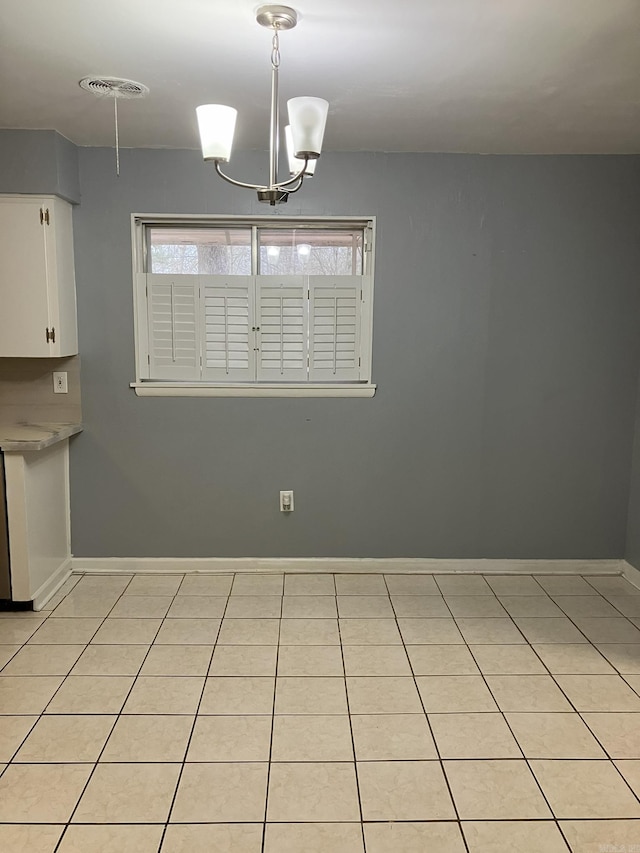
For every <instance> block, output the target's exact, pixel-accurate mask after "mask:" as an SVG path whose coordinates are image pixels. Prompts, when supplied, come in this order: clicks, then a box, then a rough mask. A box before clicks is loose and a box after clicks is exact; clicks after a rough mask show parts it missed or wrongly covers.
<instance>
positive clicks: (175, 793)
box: [151, 574, 235, 851]
mask: <svg viewBox="0 0 640 853" xmlns="http://www.w3.org/2000/svg"><path fill="white" fill-rule="evenodd" d="M185 577H186V575H183V578H182V581H181V582H180V586H179V587H178V590H177V591H176V594H175V596H174V600H175V598H176V597H177V595H178V592H179V591H180V587H181V586H182V584H183V583H184V578H185ZM233 579H234V580H232V581H231V587H230V588H229V592H228V594H227V600H226V603H225V606H224V610H223V611H222V616H221V617H220V624H219V625H218V630H217V632H216V637H215V640H214V642H213V644H212V646H211V655H210V657H209V664H208V666H207V671H206V672H205V675H204V679H203V681H202V689H201V691H200V698H199V700H198V704H197V705H196V708H195V711H194V714H193V723H192V724H191V731H190V732H189V737H188V738H187V743H186V746H185V750H184V755H183V758H182V761H181V762H180V769H179V770H178V778H177V779H176V784H175V788H174V789H173V795H172V797H171V802H170V803H169V809H168V811H167V817H166V820H165V821H164V826H163V829H162V834H161V836H160V843H159V844H158V851H160V850H162V846H163V845H164V839H165V836H166V834H167V830H168V828H169V823H170V822H171V814H172V812H173V809H174V806H175V803H176V798H177V796H178V790H179V788H180V783H181V781H182V776H183V774H184V768H185V764H186V763H187V755H188V754H189V748H190V746H191V741H192V739H193V733H194V731H195V727H196V724H197V722H198V712H199V710H200V706H201V705H202V698H203V696H204V693H205V690H206V689H207V678H208V677H209V670H210V669H211V662H212V661H213V655H214V652H215V649H216V646H217V644H218V638H219V637H220V631H221V630H222V622H223V619H224V615H225V613H226V612H227V607H228V605H229V599H230V598H231V590H232V588H233V583H234V581H235V574H234V575H233ZM199 597H200V596H198V598H199ZM167 612H169V611H167ZM166 618H167V617H166V616H165V618H164V619H163V620H162V624H161V626H160V627H162V625H163V624H164V622H165V620H166ZM159 631H160V628H158V632H159ZM157 636H158V635H157V634H156V637H157ZM207 645H208V644H207ZM152 647H153V644H152V646H151V648H152Z"/></svg>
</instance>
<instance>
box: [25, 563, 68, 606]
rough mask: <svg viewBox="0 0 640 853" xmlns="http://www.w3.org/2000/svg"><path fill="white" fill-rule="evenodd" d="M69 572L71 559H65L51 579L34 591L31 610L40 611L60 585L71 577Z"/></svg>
mask: <svg viewBox="0 0 640 853" xmlns="http://www.w3.org/2000/svg"><path fill="white" fill-rule="evenodd" d="M71 572H72V563H71V557H67V559H66V560H65V561H64V563H62V565H61V566H60V567H59V568H58V569H57V571H56V572H55V573H54V574H53V575H51V577H50V578H49V579H48V580H46V581H45V582H44V583H43V584H42V586H41V587H40V588H39V589H38V590H36V593H35V595H34V596H33V599H32V600H33V609H34V610H42V608H43V607H44V606H45V604H46V603H47V601H49V599H50V598H51V597H52V596H54V595H55V594H56V592H57V591H58V590H59V589H60V587H61V586H62V584H63V583H64V582H65V581H66V579H67V578H68V577H69V576H70V575H71Z"/></svg>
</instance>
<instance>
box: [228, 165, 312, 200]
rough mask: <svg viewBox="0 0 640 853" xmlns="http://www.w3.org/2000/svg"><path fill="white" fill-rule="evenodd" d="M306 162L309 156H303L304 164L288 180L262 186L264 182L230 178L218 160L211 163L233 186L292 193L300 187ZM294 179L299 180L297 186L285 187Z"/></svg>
mask: <svg viewBox="0 0 640 853" xmlns="http://www.w3.org/2000/svg"><path fill="white" fill-rule="evenodd" d="M308 162H309V158H308V157H305V158H304V165H303V166H302V168H301V169H300V171H299V172H298V174H297V175H294V176H293V177H292V178H289V180H288V181H279V182H278V183H277V184H272V185H271V186H264V184H246V183H244V182H243V181H236V179H235V178H230V177H229V175H225V173H224V172H223V171H222V169H221V168H220V161H219V160H214V161H213V165H214V167H215V170H216V172H217V173H218V175H219V176H220V177H221V178H222V179H223V180H225V181H227V183H229V184H233V186H234V187H243V188H244V189H247V190H257V191H258V192H260V191H264V190H284V191H285V192H287V193H294V192H297V191H298V190H299V189H300V187H301V186H302V182H303V181H304V170H305V169H306V168H307V163H308ZM296 181H299V184H298V186H297V187H295V189H290V190H288V189H286V187H289V186H291V185H292V184H295V182H296Z"/></svg>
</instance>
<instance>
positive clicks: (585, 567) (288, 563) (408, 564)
mask: <svg viewBox="0 0 640 853" xmlns="http://www.w3.org/2000/svg"><path fill="white" fill-rule="evenodd" d="M72 568H73V571H74V572H87V573H90V574H120V573H125V574H126V573H134V572H135V573H136V574H185V573H188V574H193V573H196V574H197V573H204V574H229V573H230V572H265V573H278V572H332V573H342V572H349V573H354V574H356V573H363V572H366V573H376V572H384V573H386V574H394V573H398V572H409V573H411V572H413V573H417V574H454V573H458V572H459V573H464V574H509V575H510V574H520V575H523V574H524V575H531V574H536V575H551V574H553V575H557V574H561V575H576V574H579V575H620V574H622V573H623V561H622V560H436V559H419V558H403V557H398V558H397V559H380V560H378V559H369V558H363V559H360V558H341V557H318V558H313V557H203V558H196V557H193V558H192V557H176V558H172V557H73V558H72ZM630 568H631V567H630ZM634 571H635V569H634ZM639 574H640V573H639Z"/></svg>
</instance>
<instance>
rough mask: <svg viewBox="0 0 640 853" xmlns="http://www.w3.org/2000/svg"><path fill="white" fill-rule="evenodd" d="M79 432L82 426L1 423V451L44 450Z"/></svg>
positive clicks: (23, 451)
mask: <svg viewBox="0 0 640 853" xmlns="http://www.w3.org/2000/svg"><path fill="white" fill-rule="evenodd" d="M79 432H82V424H48V423H37V424H36V423H27V422H24V423H19V424H2V423H0V450H4V451H6V452H13V453H25V452H27V451H31V450H44V449H45V447H50V446H51V445H52V444H56V443H57V442H58V441H63V440H64V439H65V438H69V437H70V436H72V435H76V433H79Z"/></svg>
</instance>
